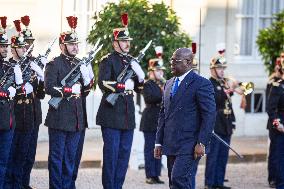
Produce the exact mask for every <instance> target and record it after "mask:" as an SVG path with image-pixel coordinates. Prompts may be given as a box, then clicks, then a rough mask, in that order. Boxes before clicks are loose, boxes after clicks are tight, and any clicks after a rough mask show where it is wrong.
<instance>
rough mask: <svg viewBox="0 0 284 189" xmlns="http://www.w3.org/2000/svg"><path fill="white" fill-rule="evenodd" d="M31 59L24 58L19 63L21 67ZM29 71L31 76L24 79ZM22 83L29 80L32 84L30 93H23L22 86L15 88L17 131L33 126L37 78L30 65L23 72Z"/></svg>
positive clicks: (13, 61) (12, 61)
mask: <svg viewBox="0 0 284 189" xmlns="http://www.w3.org/2000/svg"><path fill="white" fill-rule="evenodd" d="M30 61H31V59H30V58H28V59H26V61H25V62H23V63H22V64H21V69H22V70H23V69H24V67H25V66H26V65H27V64H28V63H29V62H30ZM16 62H17V61H15V60H14V59H12V58H11V59H10V63H12V64H15V63H16ZM26 73H30V75H31V77H30V78H29V79H28V80H26V78H27V77H26V76H27V75H29V74H26ZM23 80H24V83H23V85H24V84H25V83H26V82H29V83H30V84H31V85H32V86H33V92H32V93H30V94H25V93H24V91H23V90H22V87H18V88H17V92H16V96H15V105H14V108H15V117H16V125H17V127H16V130H19V131H27V130H30V129H33V128H34V126H35V108H34V97H35V93H36V91H37V83H38V79H37V77H36V75H35V73H34V72H33V71H32V70H31V68H30V66H29V67H28V69H27V71H26V72H25V73H23Z"/></svg>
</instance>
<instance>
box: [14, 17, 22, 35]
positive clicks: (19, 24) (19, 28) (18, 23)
mask: <svg viewBox="0 0 284 189" xmlns="http://www.w3.org/2000/svg"><path fill="white" fill-rule="evenodd" d="M14 24H15V27H16V30H17V32H19V33H20V32H21V30H22V29H21V21H20V20H14Z"/></svg>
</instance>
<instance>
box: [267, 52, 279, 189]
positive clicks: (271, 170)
mask: <svg viewBox="0 0 284 189" xmlns="http://www.w3.org/2000/svg"><path fill="white" fill-rule="evenodd" d="M282 74H283V73H282V69H281V60H280V57H279V58H277V60H276V64H275V67H274V72H273V73H272V74H271V75H270V77H269V81H268V83H267V85H266V91H265V92H266V99H267V100H266V102H267V104H266V107H268V102H269V98H270V95H271V91H272V87H273V84H274V83H275V82H276V83H278V81H281V77H282ZM267 129H268V133H269V135H268V136H269V139H270V143H269V151H268V152H269V154H268V162H267V166H268V167H267V168H268V184H269V186H270V187H271V188H275V184H276V183H275V170H276V166H277V162H276V154H275V152H276V150H275V140H274V138H273V133H274V132H275V131H274V130H275V129H274V127H273V125H272V122H271V120H270V119H268V121H267Z"/></svg>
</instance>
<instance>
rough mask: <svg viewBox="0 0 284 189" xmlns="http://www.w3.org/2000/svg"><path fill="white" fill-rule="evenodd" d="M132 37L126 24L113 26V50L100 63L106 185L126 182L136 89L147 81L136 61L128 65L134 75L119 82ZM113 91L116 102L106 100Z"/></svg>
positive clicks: (115, 188) (112, 188) (117, 188)
mask: <svg viewBox="0 0 284 189" xmlns="http://www.w3.org/2000/svg"><path fill="white" fill-rule="evenodd" d="M126 26H127V24H126ZM131 40H132V38H130V36H129V32H128V29H127V27H125V28H116V29H114V30H113V42H112V45H113V48H114V51H113V52H112V53H111V54H109V55H107V56H106V57H104V58H103V59H102V61H101V62H100V65H99V75H98V84H99V87H100V89H101V90H102V91H103V97H102V100H101V103H100V106H99V110H98V113H97V117H96V122H97V125H100V126H101V130H102V136H103V141H104V147H103V170H102V184H103V187H104V188H105V189H121V188H122V185H123V183H124V179H125V175H126V172H127V167H128V162H129V157H130V151H131V146H132V140H133V132H134V128H135V108H134V101H133V90H135V91H136V92H139V91H140V90H141V89H142V87H143V83H144V77H145V74H144V72H143V70H142V68H141V67H140V65H139V64H138V63H136V62H135V63H133V64H131V67H129V69H132V70H133V71H134V72H135V76H134V77H133V78H131V79H128V80H126V82H125V83H118V82H117V77H118V75H119V74H120V73H121V71H122V70H123V69H124V67H125V66H126V65H127V64H129V62H130V60H131V59H132V57H131V56H129V55H128V52H129V50H130V41H131ZM111 93H120V94H121V95H119V97H118V99H117V101H116V103H115V105H114V106H112V105H111V104H109V103H108V102H107V101H106V97H107V96H108V95H109V94H111Z"/></svg>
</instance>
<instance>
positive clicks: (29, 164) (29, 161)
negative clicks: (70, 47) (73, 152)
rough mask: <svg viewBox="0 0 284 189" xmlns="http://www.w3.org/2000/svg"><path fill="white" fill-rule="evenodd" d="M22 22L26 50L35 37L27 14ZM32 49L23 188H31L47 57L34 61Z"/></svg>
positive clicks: (40, 120)
mask: <svg viewBox="0 0 284 189" xmlns="http://www.w3.org/2000/svg"><path fill="white" fill-rule="evenodd" d="M21 22H22V24H24V25H25V27H26V28H25V29H23V31H22V35H23V37H24V39H25V42H26V49H27V50H28V49H29V48H30V46H31V45H32V44H34V40H35V38H34V37H33V34H32V31H31V30H30V29H29V28H28V26H29V23H30V18H29V16H23V17H21ZM32 51H33V50H31V52H30V53H29V55H28V56H29V57H28V58H29V61H32V62H31V63H30V66H31V69H32V72H33V75H34V74H35V75H36V77H37V83H35V88H36V90H35V91H34V98H33V99H32V100H33V106H34V107H33V108H34V111H33V113H34V127H33V129H32V131H31V137H30V140H29V143H28V145H27V146H26V148H28V152H27V156H26V159H25V162H24V167H23V177H22V183H23V188H24V189H29V188H32V187H31V186H30V174H31V171H32V168H33V165H34V162H35V156H36V147H37V138H38V131H39V126H40V124H41V123H42V111H41V102H40V100H41V99H44V97H45V92H44V72H43V69H44V66H45V65H46V63H47V59H46V58H45V57H41V58H40V59H39V60H38V62H34V61H35V59H36V58H35V57H33V56H32ZM40 66H42V67H40Z"/></svg>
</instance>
